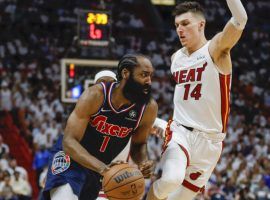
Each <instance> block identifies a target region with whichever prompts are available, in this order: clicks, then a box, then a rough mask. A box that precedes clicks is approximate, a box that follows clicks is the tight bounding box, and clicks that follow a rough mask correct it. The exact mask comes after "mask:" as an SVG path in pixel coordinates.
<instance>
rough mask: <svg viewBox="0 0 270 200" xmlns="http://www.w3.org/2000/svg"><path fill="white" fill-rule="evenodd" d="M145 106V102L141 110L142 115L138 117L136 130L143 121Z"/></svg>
mask: <svg viewBox="0 0 270 200" xmlns="http://www.w3.org/2000/svg"><path fill="white" fill-rule="evenodd" d="M145 107H146V105H145V104H144V106H143V107H142V109H141V112H140V117H139V118H138V121H137V124H136V126H135V128H134V130H136V129H137V128H138V126H139V124H140V122H141V119H142V116H143V113H144V110H145Z"/></svg>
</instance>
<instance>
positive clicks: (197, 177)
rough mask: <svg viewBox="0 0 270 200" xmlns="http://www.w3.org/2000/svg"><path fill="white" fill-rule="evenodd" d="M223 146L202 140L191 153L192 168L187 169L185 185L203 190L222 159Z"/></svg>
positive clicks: (219, 143) (220, 143)
mask: <svg viewBox="0 0 270 200" xmlns="http://www.w3.org/2000/svg"><path fill="white" fill-rule="evenodd" d="M222 147H223V144H222V142H214V141H212V140H207V139H204V138H202V139H201V140H199V141H198V143H197V144H196V148H195V149H194V150H193V151H192V152H191V158H192V159H191V161H190V166H189V167H188V168H187V171H186V177H185V181H184V183H186V184H185V185H193V188H197V189H198V188H200V189H201V188H202V187H203V186H205V185H206V183H207V181H208V180H209V178H210V176H211V174H212V172H213V170H214V168H215V167H216V165H217V162H218V161H219V159H220V156H221V152H222Z"/></svg>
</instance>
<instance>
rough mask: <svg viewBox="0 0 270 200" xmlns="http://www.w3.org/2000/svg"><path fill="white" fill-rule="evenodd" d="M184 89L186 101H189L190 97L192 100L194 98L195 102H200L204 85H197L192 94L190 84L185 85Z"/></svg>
mask: <svg viewBox="0 0 270 200" xmlns="http://www.w3.org/2000/svg"><path fill="white" fill-rule="evenodd" d="M184 88H185V93H184V100H188V98H189V96H190V97H191V98H194V99H195V100H199V99H200V97H201V96H202V94H201V89H202V84H201V83H199V84H197V85H196V86H195V88H194V89H193V90H192V91H191V92H190V84H186V85H184Z"/></svg>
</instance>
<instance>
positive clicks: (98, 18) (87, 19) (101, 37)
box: [78, 10, 111, 46]
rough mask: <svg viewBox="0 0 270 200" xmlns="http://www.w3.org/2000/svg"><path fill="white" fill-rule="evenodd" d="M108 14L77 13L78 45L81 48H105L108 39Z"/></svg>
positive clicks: (103, 12)
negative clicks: (81, 46)
mask: <svg viewBox="0 0 270 200" xmlns="http://www.w3.org/2000/svg"><path fill="white" fill-rule="evenodd" d="M110 28H111V25H110V13H109V12H105V11H85V10H81V11H79V13H78V36H79V44H80V45H83V46H107V45H108V44H109V38H110Z"/></svg>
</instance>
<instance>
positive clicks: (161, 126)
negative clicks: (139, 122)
mask: <svg viewBox="0 0 270 200" xmlns="http://www.w3.org/2000/svg"><path fill="white" fill-rule="evenodd" d="M114 81H117V79H116V74H115V73H114V72H112V71H110V70H103V71H100V72H98V73H97V74H96V75H95V78H94V84H98V83H101V82H104V83H106V82H114ZM166 126H167V122H166V121H165V120H163V119H160V118H158V117H157V118H156V120H155V122H154V125H153V128H152V130H151V132H153V131H154V132H156V134H157V135H158V136H160V137H164V132H165V128H166ZM130 141H131V139H130V140H129V142H128V144H127V145H126V147H125V148H124V149H123V150H122V151H121V152H120V153H119V154H118V155H117V156H116V157H115V158H114V160H113V161H126V162H128V161H130V160H129V152H130ZM131 163H132V162H131ZM88 187H91V185H90V186H89V185H88V181H86V182H85V185H84V187H83V189H82V192H81V194H80V200H88V196H89V194H88V191H89V188H88ZM97 200H107V197H106V195H105V194H104V192H103V191H100V192H99V195H98V198H97Z"/></svg>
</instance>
